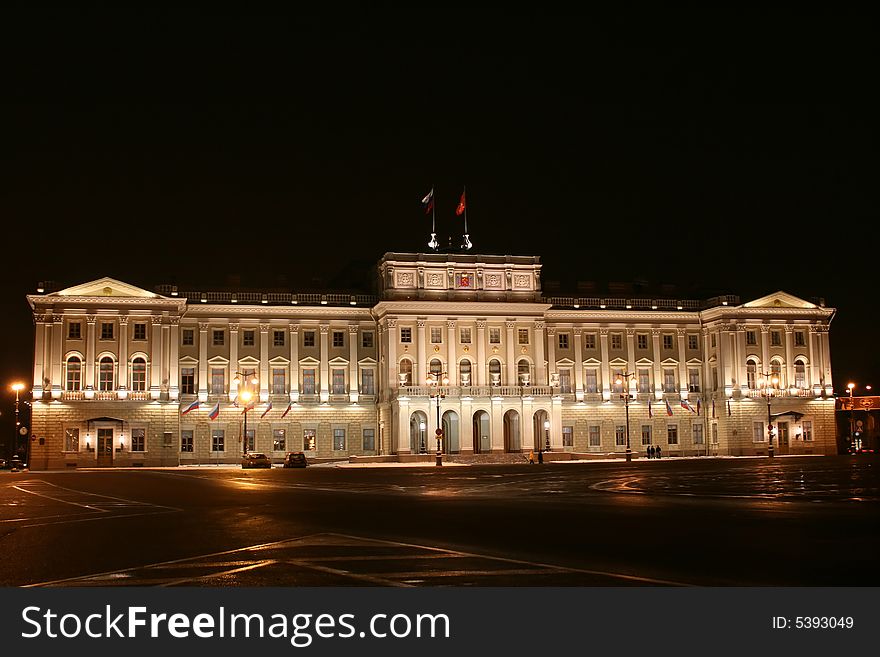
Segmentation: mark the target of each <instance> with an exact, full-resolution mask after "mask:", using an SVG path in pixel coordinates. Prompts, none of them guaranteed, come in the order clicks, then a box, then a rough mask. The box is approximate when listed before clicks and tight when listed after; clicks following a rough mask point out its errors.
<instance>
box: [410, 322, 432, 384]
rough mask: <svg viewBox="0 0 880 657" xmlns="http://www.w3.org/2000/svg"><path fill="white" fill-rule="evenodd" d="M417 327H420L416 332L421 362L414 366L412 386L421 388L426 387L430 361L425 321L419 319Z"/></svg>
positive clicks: (417, 348)
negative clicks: (427, 354)
mask: <svg viewBox="0 0 880 657" xmlns="http://www.w3.org/2000/svg"><path fill="white" fill-rule="evenodd" d="M416 326H417V327H418V331H416V340H417V341H418V344H417V345H416V350H417V353H418V355H419V360H418V362H417V363H416V364H415V365H413V374H412V378H413V380H412V384H413V385H414V386H421V385H425V379H426V378H427V374H428V360H427V356H426V353H427V349H428V345H427V344H426V343H425V320H424V319H417V320H416Z"/></svg>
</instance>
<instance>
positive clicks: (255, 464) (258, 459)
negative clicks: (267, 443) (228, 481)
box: [241, 452, 272, 468]
mask: <svg viewBox="0 0 880 657" xmlns="http://www.w3.org/2000/svg"><path fill="white" fill-rule="evenodd" d="M241 467H243V468H271V467H272V459H270V458H269V457H268V456H266V455H265V454H263V453H262V452H248V453H247V454H246V455H245V456H243V457H242V459H241Z"/></svg>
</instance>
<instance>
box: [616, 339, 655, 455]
mask: <svg viewBox="0 0 880 657" xmlns="http://www.w3.org/2000/svg"><path fill="white" fill-rule="evenodd" d="M651 348H652V349H653V350H654V352H653V354H652V357H653V359H654V399H657V400H660V399H663V372H662V371H661V369H660V362H661V360H662V359H661V358H660V353H661V352H660V329H651ZM602 358H603V359H604V358H605V356H604V355H603V356H602ZM631 445H632V436H630V446H631Z"/></svg>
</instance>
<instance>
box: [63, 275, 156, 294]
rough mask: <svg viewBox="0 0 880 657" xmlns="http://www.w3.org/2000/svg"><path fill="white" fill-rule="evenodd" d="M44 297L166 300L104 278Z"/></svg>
mask: <svg viewBox="0 0 880 657" xmlns="http://www.w3.org/2000/svg"><path fill="white" fill-rule="evenodd" d="M46 296H50V297H137V298H139V299H166V298H168V297H163V296H162V295H160V294H156V293H155V292H148V291H147V290H144V289H142V288H139V287H136V286H134V285H129V284H128V283H123V282H122V281H117V280H116V279H115V278H110V277H108V276H105V277H104V278H99V279H98V280H96V281H91V282H89V283H83V284H81V285H74V286H73V287H68V288H65V289H63V290H59V291H58V292H52V293H50V294H48V295H46Z"/></svg>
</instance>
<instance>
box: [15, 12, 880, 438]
mask: <svg viewBox="0 0 880 657" xmlns="http://www.w3.org/2000/svg"><path fill="white" fill-rule="evenodd" d="M241 11H251V10H250V9H249V8H248V9H242V10H241ZM253 12H254V13H247V14H242V13H216V12H214V11H213V10H212V13H203V12H202V11H196V10H187V9H180V8H175V9H173V10H171V9H169V10H164V9H156V8H149V9H142V10H134V9H127V10H125V11H120V10H117V9H114V10H107V9H102V10H100V11H98V10H84V9H64V10H48V9H44V10H40V11H30V12H27V13H26V12H24V11H19V12H9V11H8V10H7V11H6V12H5V14H4V16H3V17H2V19H0V26H2V27H0V44H2V45H0V73H2V76H0V119H2V126H3V128H2V137H0V139H2V142H0V143H2V148H0V174H2V175H0V216H2V220H3V225H4V226H5V228H6V232H5V235H6V237H7V244H6V257H5V258H4V260H5V263H4V264H5V267H4V268H5V271H6V276H7V279H6V280H7V283H6V285H5V290H4V294H3V295H2V297H0V312H2V313H3V315H4V319H5V321H4V338H5V339H4V340H2V341H0V383H3V386H4V391H6V390H7V386H6V382H8V381H11V380H13V379H15V378H21V379H25V380H29V377H30V375H31V369H30V368H31V358H32V348H33V347H32V340H33V327H32V320H31V316H30V311H29V308H28V306H27V304H26V301H25V299H24V295H25V294H26V293H29V292H33V291H34V290H35V286H36V283H37V281H39V280H47V279H48V280H55V281H58V282H59V283H60V284H63V285H69V284H75V283H79V282H84V281H87V280H91V279H94V278H98V277H100V276H105V275H109V276H113V277H116V278H119V279H122V280H125V281H127V282H131V283H134V284H139V285H142V286H145V287H148V288H152V286H153V285H155V284H157V283H162V282H170V281H171V280H172V279H174V280H176V281H177V282H178V283H180V284H185V283H193V284H199V283H201V284H204V285H206V286H207V285H214V286H218V285H221V284H223V283H224V282H225V280H226V278H227V276H228V275H230V274H236V273H238V274H241V275H242V282H243V284H245V285H253V286H260V285H271V284H274V283H275V282H276V280H277V278H278V277H279V276H285V277H286V278H287V280H288V281H289V283H290V286H291V287H293V288H299V289H304V288H306V287H310V286H314V285H317V284H324V285H336V286H345V285H347V284H348V282H349V281H350V280H351V272H352V271H357V270H358V267H359V266H361V265H363V266H368V265H369V264H372V263H373V262H375V261H376V260H377V259H378V258H379V257H380V256H381V254H382V253H384V252H386V251H395V250H396V251H419V250H424V248H425V246H424V245H425V243H426V241H427V238H428V233H429V232H430V231H429V227H430V223H429V222H427V223H426V221H425V218H424V215H423V214H422V213H421V211H420V208H419V200H420V199H421V197H422V196H423V195H424V194H425V193H426V192H427V191H428V190H429V189H430V188H431V186H432V185H433V186H434V187H435V189H436V197H437V205H438V215H437V217H438V232H439V233H440V237H441V239H445V236H446V235H447V234H449V233H453V234H455V235H456V236H458V235H460V232H461V231H460V230H458V221H459V220H458V219H456V218H455V217H454V216H453V214H452V212H453V209H454V204H455V202H456V201H457V198H458V195H459V194H460V192H461V186H462V185H463V184H466V185H467V187H468V206H469V207H468V209H469V223H470V233H471V238H472V240H473V242H474V245H475V251H477V252H484V253H499V254H504V253H509V254H537V255H540V256H542V258H543V262H544V270H545V279H560V280H562V281H563V282H564V283H568V284H571V285H573V284H574V282H575V281H577V280H595V281H598V282H600V283H603V282H607V281H609V280H610V281H625V280H633V279H634V278H639V279H644V280H647V281H649V282H650V283H653V284H659V283H672V284H678V285H680V286H682V287H683V288H685V289H688V290H694V291H698V290H707V291H710V292H716V291H724V292H729V293H733V294H739V295H740V296H741V297H742V298H743V300H746V299H747V298H749V297H752V298H753V297H757V296H760V295H763V294H766V293H769V292H773V291H775V290H777V289H784V290H786V291H789V292H791V293H793V294H796V295H799V296H804V297H807V298H809V297H814V296H822V297H825V299H826V301H827V303H828V305H831V306H834V307H837V308H838V309H839V311H838V315H837V317H836V318H835V320H834V322H833V325H832V332H831V336H832V338H831V339H832V359H833V371H834V378H835V384H836V385H835V388H837V389H838V390H842V388H843V385H845V383H846V381H847V380H849V379H852V380H855V381H857V382H859V383H860V384H861V383H874V384H876V385H880V376H878V373H880V362H878V361H880V359H878V355H877V349H876V342H875V339H876V337H877V331H876V329H874V327H873V314H874V313H873V309H874V304H876V303H877V300H876V294H872V292H874V291H875V290H876V285H877V276H876V271H877V265H876V262H875V260H876V257H877V251H878V250H877V243H878V242H877V238H878V229H877V225H878V224H877V214H878V212H877V207H878V199H877V193H876V192H877V179H878V176H877V174H878V167H877V161H878V152H877V150H878V149H877V135H876V125H877V116H878V112H877V109H878V108H877V102H876V101H877V98H876V91H875V89H876V84H877V77H876V71H877V63H878V61H877V59H878V58H877V52H876V46H875V45H874V44H875V41H876V39H875V38H874V35H873V34H871V33H870V31H869V21H868V19H867V18H866V17H863V16H860V15H858V14H856V13H853V14H850V15H842V14H837V13H831V12H828V13H824V14H813V15H805V14H803V13H802V9H798V15H797V16H794V15H788V14H785V13H780V14H778V15H771V14H769V13H767V12H765V11H764V10H762V11H761V13H760V14H754V15H746V14H729V13H728V14H716V15H709V14H705V13H700V14H682V15H673V14H671V13H668V12H667V10H666V9H664V10H663V11H662V12H658V13H654V14H651V15H645V14H642V13H639V12H637V11H636V10H634V9H632V10H629V11H624V12H623V13H621V14H620V15H617V16H608V15H599V14H595V15H581V14H576V15H566V14H564V13H552V12H551V11H550V10H532V11H530V12H524V13H518V14H517V13H509V12H508V11H505V12H503V13H501V12H497V11H496V12H489V11H476V12H475V11H474V10H473V9H464V8H458V9H456V8H452V7H447V6H443V7H442V10H439V9H435V10H433V11H432V12H431V13H428V12H423V11H417V10H413V9H410V8H407V9H396V10H392V9H388V8H375V7H373V8H369V9H367V8H360V9H358V10H356V11H354V12H345V11H344V10H342V9H341V8H336V9H335V10H334V13H333V14H324V15H308V14H306V13H297V14H290V15H281V14H274V13H271V12H268V11H262V12H260V11H258V10H253ZM456 239H458V237H456ZM263 254H266V257H263ZM269 254H271V256H269ZM315 279H320V280H315ZM688 296H690V295H688ZM869 340H870V342H869ZM0 399H2V400H5V401H3V402H2V409H0V410H2V413H3V418H2V420H4V421H6V420H8V419H9V416H10V414H11V408H12V406H11V402H10V400H11V396H10V393H9V392H8V391H6V392H4V393H3V396H2V397H0ZM4 426H5V422H4ZM0 430H4V431H5V430H6V429H0Z"/></svg>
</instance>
